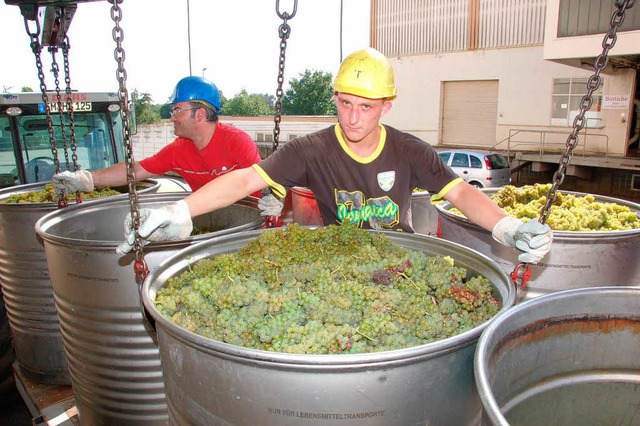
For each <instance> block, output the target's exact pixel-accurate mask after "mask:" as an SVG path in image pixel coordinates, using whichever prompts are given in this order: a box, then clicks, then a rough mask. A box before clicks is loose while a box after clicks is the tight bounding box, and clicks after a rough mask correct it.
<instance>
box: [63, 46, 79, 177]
mask: <svg viewBox="0 0 640 426" xmlns="http://www.w3.org/2000/svg"><path fill="white" fill-rule="evenodd" d="M70 48H71V45H70V44H69V37H67V36H66V35H65V36H64V41H63V42H62V56H63V58H64V82H65V93H66V95H67V98H66V105H67V111H68V118H69V136H70V139H71V144H70V146H71V161H72V162H73V170H79V169H80V167H79V166H78V154H77V153H76V151H77V145H76V128H75V122H74V119H73V96H72V92H73V91H72V90H71V73H70V67H69V49H70Z"/></svg>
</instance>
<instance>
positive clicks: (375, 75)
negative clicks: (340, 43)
mask: <svg viewBox="0 0 640 426" xmlns="http://www.w3.org/2000/svg"><path fill="white" fill-rule="evenodd" d="M333 90H335V91H336V92H342V93H349V94H352V95H356V96H362V97H363V98H369V99H389V100H391V99H394V98H395V97H396V86H395V84H394V82H393V68H391V64H390V63H389V61H388V60H387V58H386V57H385V56H384V55H383V54H382V53H380V52H378V51H377V50H376V49H373V48H370V47H369V48H366V49H362V50H357V51H355V52H353V53H352V54H350V55H349V56H347V57H346V58H345V59H344V61H342V64H341V65H340V70H338V74H337V75H336V78H335V79H334V80H333Z"/></svg>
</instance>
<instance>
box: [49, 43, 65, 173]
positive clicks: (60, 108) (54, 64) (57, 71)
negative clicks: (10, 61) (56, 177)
mask: <svg viewBox="0 0 640 426" xmlns="http://www.w3.org/2000/svg"><path fill="white" fill-rule="evenodd" d="M57 52H58V47H57V46H50V47H49V53H51V73H52V74H53V82H54V84H55V91H56V101H57V102H56V103H57V104H58V116H59V117H60V134H61V136H62V148H63V152H64V159H65V162H66V166H67V170H69V152H68V151H67V132H66V126H65V124H64V104H63V101H62V96H60V78H59V75H60V67H59V66H58V61H57V60H56V53H57Z"/></svg>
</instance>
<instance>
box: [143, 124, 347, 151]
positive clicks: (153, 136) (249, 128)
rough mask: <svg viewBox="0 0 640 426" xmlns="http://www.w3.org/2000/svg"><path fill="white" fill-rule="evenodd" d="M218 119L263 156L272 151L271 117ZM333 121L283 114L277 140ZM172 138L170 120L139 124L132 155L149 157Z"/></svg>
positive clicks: (294, 136) (310, 130)
mask: <svg viewBox="0 0 640 426" xmlns="http://www.w3.org/2000/svg"><path fill="white" fill-rule="evenodd" d="M220 122H222V123H225V124H229V125H231V126H236V127H238V128H240V129H242V130H244V131H245V132H247V133H248V134H249V136H251V138H252V139H253V140H254V141H255V142H256V145H258V147H259V148H260V154H261V155H262V157H263V158H264V157H265V156H267V155H268V154H269V153H270V152H271V150H272V147H273V131H274V128H275V121H274V117H230V116H221V117H220ZM334 123H336V118H335V117H321V116H313V117H304V116H295V117H292V116H282V117H281V122H280V124H279V129H280V134H279V137H278V142H279V143H286V142H287V141H289V140H291V139H293V138H296V137H298V136H303V135H306V134H307V133H312V132H315V131H317V130H320V129H324V128H325V127H328V126H330V125H332V124H334ZM175 138H176V136H175V135H174V133H173V123H171V122H170V121H165V122H162V123H157V124H142V125H138V130H137V133H136V134H135V135H134V136H133V138H132V142H133V156H134V158H135V159H138V160H141V159H143V158H146V157H149V156H151V155H153V154H155V153H156V152H158V151H159V150H160V149H162V147H164V146H165V145H167V144H169V143H171V142H172V141H173V140H174V139H175Z"/></svg>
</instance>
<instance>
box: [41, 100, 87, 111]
mask: <svg viewBox="0 0 640 426" xmlns="http://www.w3.org/2000/svg"><path fill="white" fill-rule="evenodd" d="M71 105H72V108H73V111H74V112H78V111H91V109H92V107H93V106H92V105H91V102H89V101H73V102H72V103H71ZM49 111H51V112H52V113H53V112H60V109H59V108H58V103H57V102H52V103H50V104H49ZM62 112H67V103H66V102H63V103H62Z"/></svg>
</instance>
